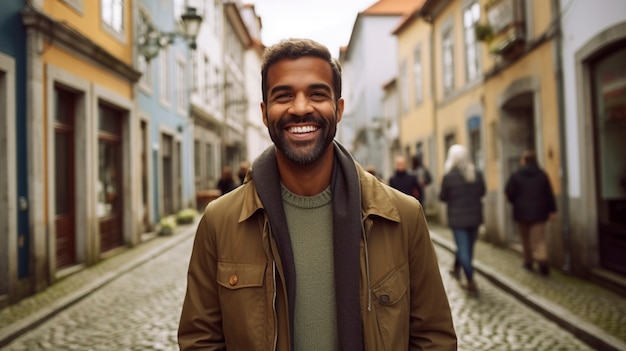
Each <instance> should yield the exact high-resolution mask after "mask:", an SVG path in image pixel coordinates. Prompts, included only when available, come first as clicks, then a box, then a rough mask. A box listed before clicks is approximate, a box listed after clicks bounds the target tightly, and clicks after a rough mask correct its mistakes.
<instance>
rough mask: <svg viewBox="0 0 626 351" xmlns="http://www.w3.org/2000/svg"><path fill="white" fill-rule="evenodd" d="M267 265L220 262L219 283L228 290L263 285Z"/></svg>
mask: <svg viewBox="0 0 626 351" xmlns="http://www.w3.org/2000/svg"><path fill="white" fill-rule="evenodd" d="M265 267H266V264H265V263H262V264H254V263H233V262H218V264H217V283H218V284H219V285H221V286H222V287H224V288H226V289H233V290H237V289H243V288H253V287H260V286H262V285H263V279H264V277H265Z"/></svg>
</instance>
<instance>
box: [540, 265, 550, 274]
mask: <svg viewBox="0 0 626 351" xmlns="http://www.w3.org/2000/svg"><path fill="white" fill-rule="evenodd" d="M539 273H541V275H544V276H546V277H547V276H549V275H550V266H548V264H547V263H546V262H539Z"/></svg>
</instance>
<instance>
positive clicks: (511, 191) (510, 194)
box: [504, 174, 516, 202]
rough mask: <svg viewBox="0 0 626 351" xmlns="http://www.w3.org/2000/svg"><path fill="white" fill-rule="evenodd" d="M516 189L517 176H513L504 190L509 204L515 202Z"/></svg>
mask: <svg viewBox="0 0 626 351" xmlns="http://www.w3.org/2000/svg"><path fill="white" fill-rule="evenodd" d="M515 188H516V187H515V175H514V174H512V175H511V176H510V177H509V180H508V181H507V182H506V186H505V188H504V193H505V194H506V198H507V200H509V202H513V200H515Z"/></svg>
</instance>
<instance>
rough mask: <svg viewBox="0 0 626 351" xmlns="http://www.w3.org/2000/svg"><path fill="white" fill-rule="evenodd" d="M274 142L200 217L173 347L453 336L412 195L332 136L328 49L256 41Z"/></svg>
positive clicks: (425, 344) (403, 346) (317, 346)
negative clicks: (386, 180) (368, 166)
mask: <svg viewBox="0 0 626 351" xmlns="http://www.w3.org/2000/svg"><path fill="white" fill-rule="evenodd" d="M261 79H262V89H263V101H262V102H261V112H262V115H263V121H264V123H265V125H266V126H267V129H268V131H269V134H270V136H271V138H272V141H273V142H274V146H273V147H270V148H269V149H267V150H266V151H265V152H264V153H263V154H261V155H260V156H259V157H258V158H257V159H256V160H255V161H254V163H253V165H252V167H251V170H250V171H249V172H248V175H247V176H246V180H245V181H244V184H243V185H242V186H240V187H238V188H237V189H235V190H233V191H231V192H230V193H228V194H226V195H224V196H222V197H220V198H218V199H217V200H215V201H212V202H211V203H210V204H209V205H208V206H207V207H206V209H205V212H204V215H203V217H202V219H201V221H200V223H199V225H198V229H197V232H196V238H195V241H194V247H193V251H192V254H191V259H190V263H189V272H188V278H187V292H186V295H185V300H184V303H183V309H182V314H181V319H180V325H179V330H178V340H179V345H180V348H181V350H247V351H248V350H298V351H307V350H344V351H345V350H394V351H395V350H456V335H455V332H454V328H453V323H452V317H451V313H450V306H449V304H448V300H447V296H446V293H445V290H444V288H443V283H442V281H441V275H440V273H439V268H438V265H437V259H436V257H435V252H434V249H433V246H432V243H431V241H430V236H429V233H428V226H427V223H426V220H425V217H424V213H423V209H422V207H421V206H420V204H419V203H418V202H417V200H415V199H414V198H412V197H409V196H407V195H404V194H402V193H400V192H399V191H396V190H394V189H392V188H390V187H388V186H386V185H384V184H383V183H382V182H380V181H378V180H377V179H376V178H375V177H374V176H373V175H371V174H370V173H368V172H366V171H364V170H363V168H362V167H361V166H360V165H359V164H357V163H356V162H355V161H354V160H353V158H352V157H351V155H350V154H349V153H348V152H347V151H346V150H345V148H344V147H343V146H341V144H339V143H338V142H336V141H334V137H335V133H336V130H337V124H338V123H339V122H340V121H341V117H342V114H343V108H344V100H343V98H341V69H340V67H339V65H338V63H337V62H336V61H335V60H333V59H332V57H331V55H330V53H329V51H328V49H327V48H326V47H324V46H322V45H320V44H319V43H316V42H314V41H311V40H306V39H290V40H284V41H281V42H280V43H278V44H276V45H274V46H272V47H269V48H268V49H266V52H265V56H264V62H263V65H262V69H261Z"/></svg>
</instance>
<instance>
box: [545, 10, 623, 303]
mask: <svg viewBox="0 0 626 351" xmlns="http://www.w3.org/2000/svg"><path fill="white" fill-rule="evenodd" d="M555 6H557V7H558V9H559V20H560V24H561V28H560V29H561V33H562V35H561V36H560V38H559V40H560V42H559V44H560V45H559V50H558V51H557V52H556V54H557V55H559V56H560V60H559V61H558V62H561V67H559V68H560V72H562V75H561V76H560V79H559V82H560V85H561V89H562V97H561V99H562V102H561V104H562V116H561V119H562V124H561V135H562V143H563V144H564V145H565V146H564V149H565V150H566V153H565V172H564V173H563V182H564V184H563V192H564V196H563V197H564V199H565V201H567V204H566V206H564V210H565V211H568V213H567V215H566V216H564V218H563V219H564V221H566V223H565V224H564V227H565V229H566V231H564V233H565V234H566V239H567V240H566V243H567V244H568V245H567V246H566V247H565V257H566V258H568V261H570V262H571V269H572V270H574V271H577V272H582V273H584V274H587V275H589V276H590V277H592V278H594V279H598V280H602V281H608V282H611V283H612V284H615V285H618V286H620V287H621V289H622V291H626V279H624V278H625V277H626V255H625V253H626V162H625V161H624V156H623V154H624V150H626V139H625V138H624V136H626V64H624V62H626V2H624V1H619V0H605V1H603V2H602V6H600V7H598V6H594V4H593V3H590V2H585V1H566V0H561V1H556V4H555Z"/></svg>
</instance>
